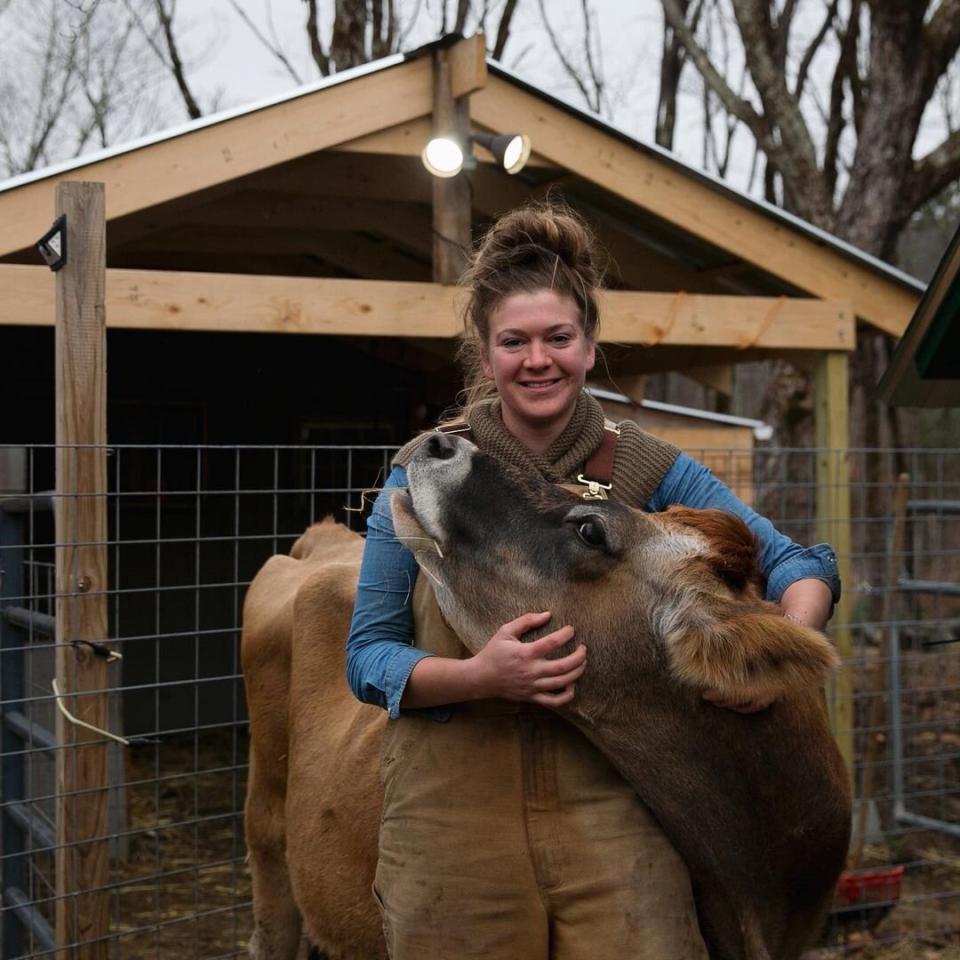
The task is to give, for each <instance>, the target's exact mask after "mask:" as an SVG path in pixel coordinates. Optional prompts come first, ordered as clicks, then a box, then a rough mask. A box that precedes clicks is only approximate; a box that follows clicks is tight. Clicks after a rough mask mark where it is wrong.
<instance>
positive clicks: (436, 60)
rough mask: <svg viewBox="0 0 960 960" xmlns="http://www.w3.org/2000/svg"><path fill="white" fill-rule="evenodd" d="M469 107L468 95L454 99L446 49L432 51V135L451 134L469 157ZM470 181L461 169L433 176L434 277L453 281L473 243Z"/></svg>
mask: <svg viewBox="0 0 960 960" xmlns="http://www.w3.org/2000/svg"><path fill="white" fill-rule="evenodd" d="M469 134H470V107H469V99H468V97H467V96H462V97H458V98H456V99H454V96H453V88H452V82H451V70H450V58H449V54H448V51H447V50H435V51H434V53H433V135H434V136H435V137H439V136H453V137H455V138H456V139H457V141H458V142H459V143H460V145H461V146H462V147H463V151H464V159H465V160H466V159H467V158H468V154H469V151H470V143H469V140H468V137H469ZM471 224H472V211H471V207H470V184H469V183H468V182H467V177H466V174H464V173H463V172H462V171H461V172H460V173H458V174H457V175H456V176H455V177H447V178H444V177H434V178H433V279H434V281H435V282H437V283H446V284H453V283H456V282H457V280H459V279H460V275H461V274H462V273H463V271H464V269H465V267H466V266H467V261H468V259H469V254H470V245H471V242H472V234H471Z"/></svg>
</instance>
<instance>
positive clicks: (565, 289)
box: [458, 201, 602, 416]
mask: <svg viewBox="0 0 960 960" xmlns="http://www.w3.org/2000/svg"><path fill="white" fill-rule="evenodd" d="M601 281H602V268H601V265H600V252H599V245H598V243H597V240H596V238H595V237H594V235H593V232H592V231H591V229H590V228H589V227H588V226H587V224H586V223H585V222H584V221H583V220H582V219H581V217H580V215H579V214H577V213H576V212H574V211H573V210H572V209H570V207H568V206H566V204H563V203H559V202H557V201H539V202H534V203H529V204H526V205H525V206H523V207H519V208H518V209H516V210H513V211H511V212H510V213H507V214H504V216H502V217H501V218H500V219H499V220H497V222H496V223H494V224H493V226H492V227H490V229H489V230H488V231H487V233H486V235H485V236H484V237H483V239H482V240H481V241H480V243H479V244H478V246H477V248H476V250H475V251H474V254H473V257H472V258H471V261H470V265H469V266H468V267H467V270H466V271H465V273H464V275H463V277H462V278H461V281H460V282H461V285H462V286H464V287H465V288H466V289H467V292H468V299H467V304H466V308H465V310H464V337H463V342H462V344H461V346H460V351H459V354H458V356H459V360H460V362H461V364H462V365H463V368H464V389H463V391H462V393H461V409H460V413H459V415H460V416H469V414H470V411H471V410H472V409H473V408H474V407H476V406H477V404H479V403H483V402H484V401H486V400H489V399H491V398H493V397H495V396H496V395H497V389H496V386H495V385H494V383H493V381H492V380H491V379H489V378H488V377H487V376H486V375H485V374H484V372H483V367H482V359H483V357H484V355H485V353H486V351H487V349H488V344H489V342H490V318H491V316H492V315H493V313H494V311H495V310H496V309H497V307H499V306H500V304H501V303H502V302H503V300H505V299H506V298H507V297H509V296H512V295H513V294H515V293H535V292H536V291H538V290H555V291H557V293H560V294H563V295H566V296H569V297H570V298H571V299H572V300H573V301H574V303H575V304H576V305H577V309H578V312H579V314H580V327H581V329H582V331H583V334H584V336H585V337H586V338H587V339H588V340H590V341H595V340H596V338H597V333H598V331H599V328H600V311H599V308H598V305H597V291H598V289H599V288H600V284H601Z"/></svg>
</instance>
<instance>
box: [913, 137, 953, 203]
mask: <svg viewBox="0 0 960 960" xmlns="http://www.w3.org/2000/svg"><path fill="white" fill-rule="evenodd" d="M957 180H960V130H955V131H954V132H953V133H951V134H950V136H949V137H947V138H946V140H944V141H943V142H942V143H941V144H940V145H939V146H938V147H935V148H934V149H933V150H931V151H930V152H929V153H928V154H927V155H926V156H924V157H921V158H920V159H919V160H916V161H914V164H913V171H912V172H911V173H910V175H909V178H908V181H907V191H906V193H907V197H908V199H907V204H908V206H909V207H910V209H911V210H916V209H917V208H918V207H921V206H922V205H923V204H925V203H926V202H927V201H928V200H931V199H933V197H935V196H936V195H937V194H938V193H940V191H941V190H943V189H945V188H946V187H948V186H950V184H951V183H955V182H956V181H957Z"/></svg>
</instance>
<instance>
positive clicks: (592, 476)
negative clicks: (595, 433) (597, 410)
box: [577, 420, 620, 500]
mask: <svg viewBox="0 0 960 960" xmlns="http://www.w3.org/2000/svg"><path fill="white" fill-rule="evenodd" d="M619 436H620V428H619V427H618V426H617V425H616V424H615V423H614V422H613V421H612V420H604V422H603V440H601V441H600V446H599V447H597V449H596V451H595V452H594V454H593V456H591V457H590V459H589V460H588V461H587V462H586V463H585V464H584V465H583V473H579V474H577V483H582V484H583V485H584V486H586V488H587V489H586V490H584V491H583V492H582V493H581V494H580V495H581V496H582V497H583V499H584V500H606V499H607V492H608V491H610V490H612V489H613V482H612V480H613V458H614V455H615V454H616V452H617V439H618V438H619Z"/></svg>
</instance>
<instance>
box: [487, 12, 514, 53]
mask: <svg viewBox="0 0 960 960" xmlns="http://www.w3.org/2000/svg"><path fill="white" fill-rule="evenodd" d="M516 9H517V0H507V2H506V4H505V5H504V8H503V13H502V14H501V15H500V23H499V25H498V26H497V39H496V42H495V43H494V45H493V54H492V56H493V59H494V60H502V59H503V51H504V49H505V48H506V46H507V40H508V39H509V38H510V24H511V21H512V20H513V14H514V12H515V11H516Z"/></svg>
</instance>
